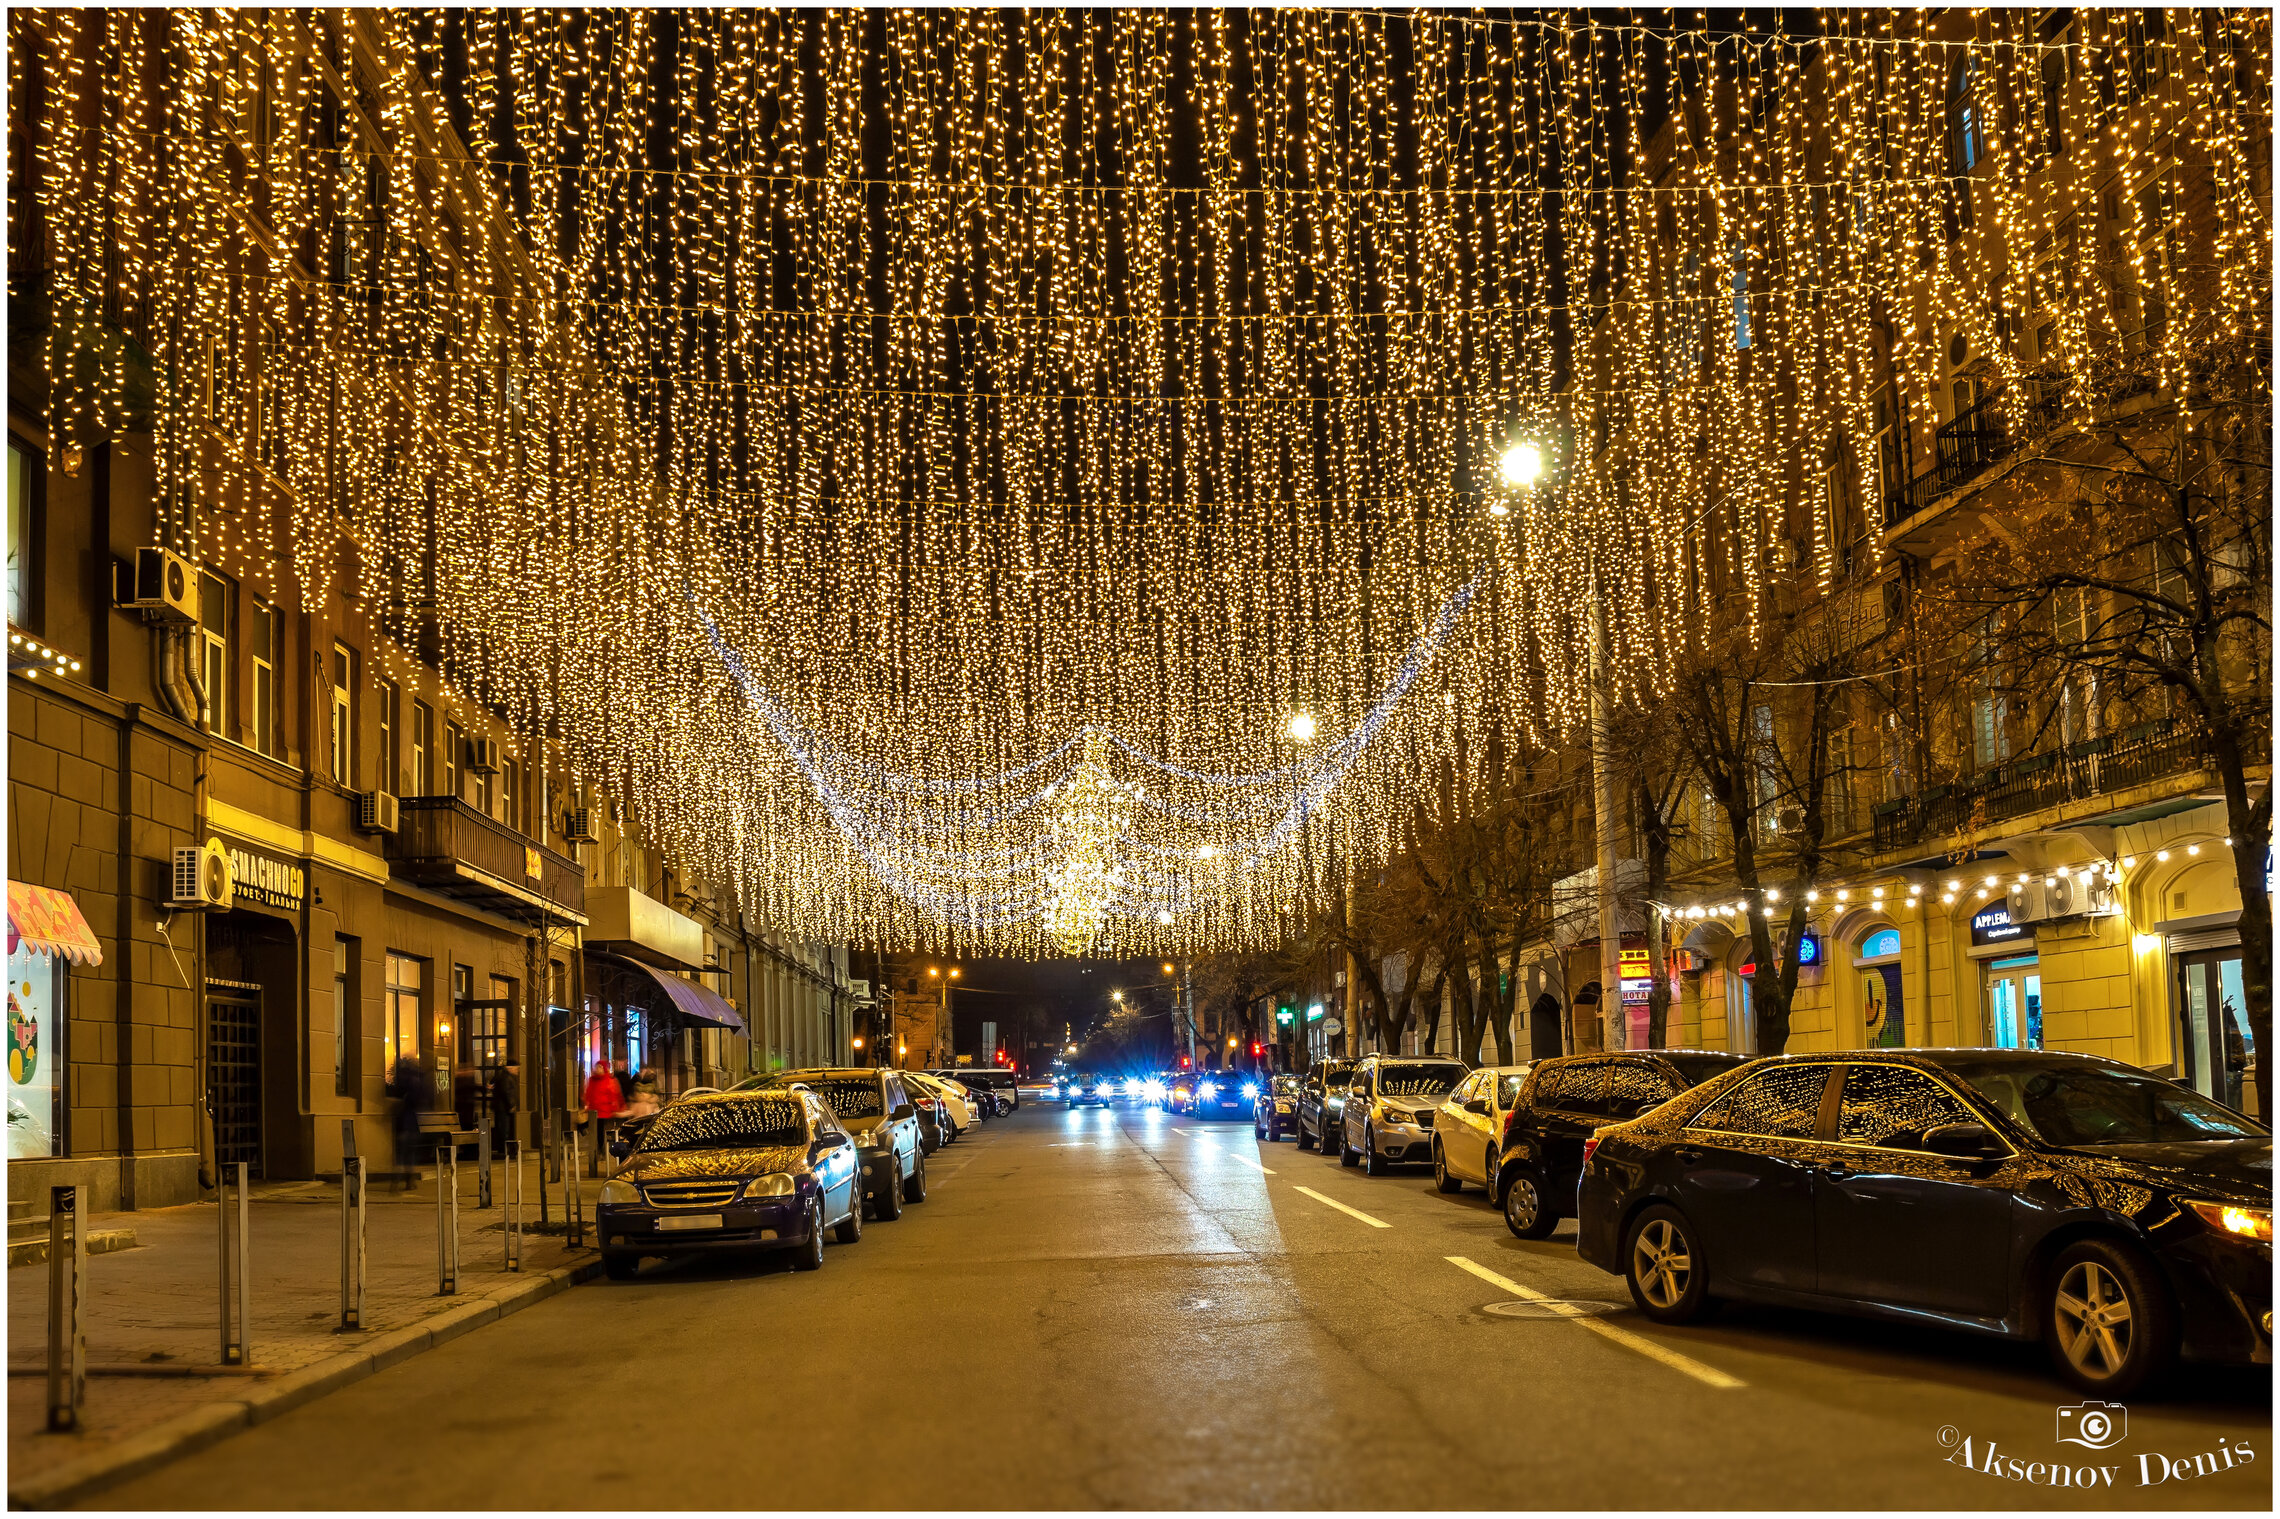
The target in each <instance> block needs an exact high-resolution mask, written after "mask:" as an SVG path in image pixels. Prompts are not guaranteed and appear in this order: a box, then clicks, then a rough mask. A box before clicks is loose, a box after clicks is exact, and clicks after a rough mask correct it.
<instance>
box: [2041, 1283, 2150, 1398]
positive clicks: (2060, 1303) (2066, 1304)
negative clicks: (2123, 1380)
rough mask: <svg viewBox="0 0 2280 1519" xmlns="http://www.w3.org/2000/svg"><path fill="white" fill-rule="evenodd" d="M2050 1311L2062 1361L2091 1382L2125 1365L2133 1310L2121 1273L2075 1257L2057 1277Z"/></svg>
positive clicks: (2133, 1322)
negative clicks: (2070, 1264)
mask: <svg viewBox="0 0 2280 1519" xmlns="http://www.w3.org/2000/svg"><path fill="white" fill-rule="evenodd" d="M2053 1307H2054V1311H2053V1313H2052V1315H2051V1317H2052V1319H2053V1321H2054V1324H2055V1327H2056V1328H2057V1330H2058V1348H2059V1350H2060V1351H2061V1352H2063V1353H2064V1354H2065V1356H2066V1359H2067V1363H2068V1364H2069V1365H2071V1366H2072V1367H2073V1368H2074V1369H2075V1370H2076V1371H2077V1372H2079V1373H2080V1374H2081V1375H2082V1376H2083V1377H2085V1378H2087V1379H2088V1380H2090V1381H2094V1382H2104V1381H2110V1380H2111V1379H2112V1378H2114V1377H2115V1376H2117V1375H2118V1374H2120V1372H2121V1370H2122V1368H2123V1367H2125V1366H2127V1365H2128V1364H2129V1360H2130V1349H2131V1345H2132V1338H2133V1333H2134V1331H2135V1329H2136V1317H2137V1316H2136V1313H2135V1311H2134V1307H2133V1305H2132V1304H2131V1302H2130V1295H2129V1291H2128V1289H2127V1288H2125V1287H2124V1286H2123V1285H2122V1281H2121V1278H2120V1277H2118V1276H2116V1275H2115V1274H2114V1273H2113V1272H2112V1271H2109V1270H2108V1269H2107V1268H2106V1267H2105V1266H2104V1265H2102V1264H2101V1263H2099V1262H2097V1261H2087V1260H2085V1261H2076V1262H2075V1263H2074V1264H2073V1265H2072V1266H2071V1267H2069V1268H2068V1270H2067V1272H2066V1275H2064V1276H2063V1277H2061V1278H2059V1283H2058V1295H2057V1298H2056V1300H2055V1303H2054V1305H2053Z"/></svg>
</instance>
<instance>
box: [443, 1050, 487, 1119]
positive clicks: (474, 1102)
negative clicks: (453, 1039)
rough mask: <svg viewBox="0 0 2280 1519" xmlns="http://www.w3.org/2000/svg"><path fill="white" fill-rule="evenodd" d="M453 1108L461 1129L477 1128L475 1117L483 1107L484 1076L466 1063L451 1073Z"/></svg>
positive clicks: (462, 1062)
mask: <svg viewBox="0 0 2280 1519" xmlns="http://www.w3.org/2000/svg"><path fill="white" fill-rule="evenodd" d="M451 1107H452V1111H453V1113H454V1114H455V1115H456V1116H457V1117H458V1119H459V1127H461V1128H462V1129H472V1128H474V1127H475V1115H476V1114H477V1113H478V1112H480V1111H481V1110H482V1107H483V1075H482V1073H481V1072H480V1071H478V1070H476V1069H475V1067H474V1066H473V1065H471V1064H468V1063H467V1062H465V1061H461V1062H460V1065H459V1069H458V1070H456V1071H453V1072H452V1073H451Z"/></svg>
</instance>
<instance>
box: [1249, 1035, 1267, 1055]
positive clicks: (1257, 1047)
mask: <svg viewBox="0 0 2280 1519" xmlns="http://www.w3.org/2000/svg"><path fill="white" fill-rule="evenodd" d="M1266 1052H1267V1047H1266V1046H1265V1045H1263V1044H1261V1043H1260V1042H1259V1041H1258V1040H1256V1039H1254V1040H1252V1041H1251V1058H1252V1059H1253V1060H1256V1059H1258V1058H1259V1057H1260V1056H1261V1055H1264V1054H1265V1053H1266Z"/></svg>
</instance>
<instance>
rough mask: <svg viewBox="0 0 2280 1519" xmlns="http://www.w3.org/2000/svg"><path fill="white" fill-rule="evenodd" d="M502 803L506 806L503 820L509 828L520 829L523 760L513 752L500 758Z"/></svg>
mask: <svg viewBox="0 0 2280 1519" xmlns="http://www.w3.org/2000/svg"><path fill="white" fill-rule="evenodd" d="M499 793H500V797H499V799H500V803H501V805H502V806H503V807H504V809H505V810H504V812H503V813H502V814H501V816H502V820H503V821H504V822H505V823H506V825H507V826H508V827H509V828H513V829H517V830H520V829H521V828H522V825H523V815H522V761H521V760H519V759H517V758H515V756H513V755H511V754H507V755H501V756H500V759H499Z"/></svg>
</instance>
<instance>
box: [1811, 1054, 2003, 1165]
mask: <svg viewBox="0 0 2280 1519" xmlns="http://www.w3.org/2000/svg"><path fill="white" fill-rule="evenodd" d="M1839 1069H1840V1070H1841V1071H1842V1072H1843V1074H1842V1075H1840V1076H1839V1077H1838V1079H1837V1110H1836V1114H1835V1123H1834V1125H1833V1126H1832V1127H1831V1128H1830V1130H1829V1137H1828V1140H1827V1142H1828V1143H1830V1144H1838V1145H1843V1146H1844V1147H1845V1148H1846V1149H1848V1150H1876V1151H1881V1152H1883V1153H1886V1154H1892V1155H1938V1156H1940V1158H1941V1159H1943V1160H1958V1159H1962V1158H1963V1157H1960V1156H1954V1155H1941V1152H1939V1151H1938V1150H1919V1149H1914V1148H1911V1147H1909V1146H1907V1145H1872V1144H1869V1143H1868V1142H1866V1141H1865V1140H1858V1139H1847V1138H1845V1137H1844V1122H1845V1107H1844V1102H1845V1085H1846V1083H1847V1082H1849V1081H1851V1080H1852V1073H1853V1072H1854V1071H1864V1070H1889V1071H1905V1072H1906V1073H1907V1074H1909V1075H1911V1076H1914V1077H1917V1078H1918V1079H1920V1080H1923V1081H1927V1082H1929V1083H1931V1084H1932V1085H1933V1086H1935V1087H1938V1088H1939V1089H1940V1090H1941V1091H1943V1092H1945V1093H1947V1094H1948V1096H1949V1097H1951V1098H1953V1099H1954V1100H1955V1102H1956V1104H1957V1105H1958V1106H1959V1107H1961V1108H1962V1109H1963V1111H1964V1112H1965V1113H1966V1114H1968V1115H1969V1116H1970V1121H1972V1122H1973V1123H1976V1124H1978V1125H1979V1126H1980V1127H1981V1128H1983V1129H1985V1130H1986V1131H1987V1132H1988V1133H1990V1134H1992V1135H1994V1136H1995V1137H1996V1138H1997V1139H1999V1140H2002V1142H2003V1148H2004V1150H2005V1151H2006V1152H2007V1153H2006V1154H2005V1155H2004V1156H2003V1157H2002V1159H2003V1160H2008V1159H2010V1158H2012V1157H2013V1156H2016V1155H2017V1154H2018V1153H2019V1147H2018V1146H2017V1145H2014V1144H2012V1143H2011V1141H2010V1140H2009V1139H2008V1138H2007V1137H2006V1136H2005V1135H2004V1133H2003V1131H2002V1130H2001V1129H2000V1128H1998V1127H1997V1126H1996V1125H1994V1124H1992V1123H1990V1122H1988V1120H1987V1114H1986V1113H1984V1112H1982V1111H1981V1110H1980V1107H1979V1105H1978V1104H1977V1103H1974V1102H1973V1101H1972V1100H1971V1098H1970V1097H1969V1096H1967V1095H1966V1094H1965V1093H1964V1092H1963V1091H1962V1090H1961V1089H1960V1088H1958V1087H1957V1086H1956V1085H1955V1083H1954V1082H1952V1081H1949V1080H1947V1079H1946V1078H1945V1077H1943V1076H1941V1075H1939V1074H1938V1073H1936V1072H1932V1071H1927V1070H1925V1069H1924V1068H1923V1067H1921V1066H1915V1065H1906V1064H1903V1063H1902V1062H1900V1061H1897V1060H1847V1061H1844V1062H1841V1064H1840V1067H1839ZM1822 1096H1823V1102H1822V1106H1823V1108H1824V1109H1825V1108H1826V1107H1827V1106H1828V1103H1827V1100H1826V1099H1827V1093H1825V1092H1824V1093H1823V1094H1822ZM1986 1159H1987V1160H1994V1159H1996V1157H1993V1156H1989V1157H1986ZM1998 1163H2000V1162H1999V1161H1998Z"/></svg>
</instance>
